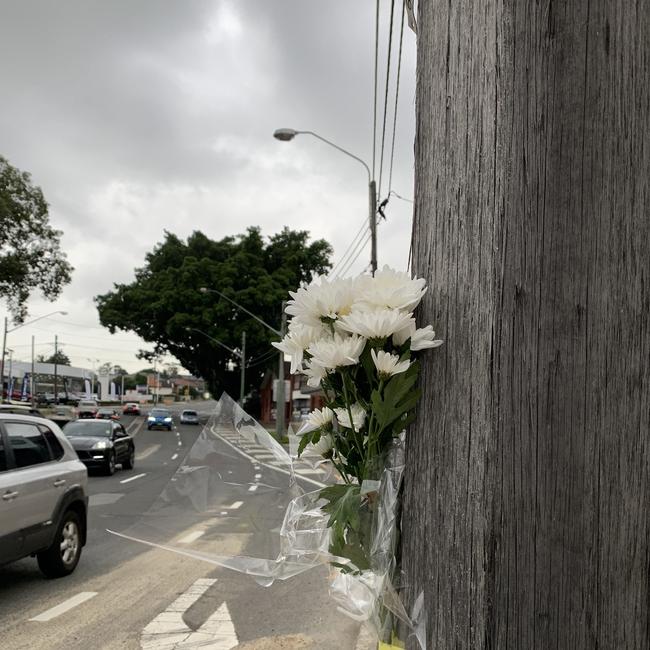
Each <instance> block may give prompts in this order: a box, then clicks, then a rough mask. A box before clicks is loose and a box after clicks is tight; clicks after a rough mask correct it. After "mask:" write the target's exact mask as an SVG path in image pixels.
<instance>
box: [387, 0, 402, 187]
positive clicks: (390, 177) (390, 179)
mask: <svg viewBox="0 0 650 650" xmlns="http://www.w3.org/2000/svg"><path fill="white" fill-rule="evenodd" d="M405 4H406V0H402V21H401V25H400V33H399V54H398V56H397V80H396V83H395V110H394V111H393V142H392V144H391V149H390V172H389V174H388V196H390V193H391V191H392V188H393V158H394V157H395V133H396V131H397V100H398V98H399V78H400V72H401V69H402V44H403V42H404V14H405ZM396 196H397V195H396Z"/></svg>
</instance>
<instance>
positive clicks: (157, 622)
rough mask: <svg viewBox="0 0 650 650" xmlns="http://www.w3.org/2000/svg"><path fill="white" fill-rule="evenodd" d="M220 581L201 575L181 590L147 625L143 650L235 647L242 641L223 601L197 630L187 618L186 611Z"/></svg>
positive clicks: (222, 648)
mask: <svg viewBox="0 0 650 650" xmlns="http://www.w3.org/2000/svg"><path fill="white" fill-rule="evenodd" d="M215 582H216V580H214V579H211V578H200V579H199V580H197V581H196V582H195V583H194V584H193V585H192V586H191V587H190V588H189V589H188V590H187V591H186V592H185V593H184V594H181V595H180V596H179V597H178V598H177V599H176V600H175V601H174V602H173V603H172V604H171V605H170V606H169V607H168V608H167V609H166V610H165V611H164V612H161V613H160V614H158V616H156V618H154V619H153V621H151V623H149V625H147V626H146V627H145V628H144V630H143V631H142V635H141V637H140V647H141V648H142V649H143V650H162V649H163V648H164V649H165V650H176V649H178V650H180V649H181V648H184V649H186V650H189V649H190V648H192V649H196V648H199V647H201V648H211V650H231V649H232V648H235V647H236V646H237V645H238V644H239V639H238V638H237V632H236V631H235V626H234V625H233V622H232V619H231V617H230V612H229V611H228V605H227V604H226V603H222V604H221V605H220V607H219V608H218V609H217V611H216V612H214V613H213V614H211V615H210V616H209V617H208V619H207V620H206V621H205V623H203V625H201V627H200V628H199V629H198V630H196V631H193V630H191V629H190V628H189V627H188V626H187V624H186V623H185V621H184V620H183V614H184V613H185V612H186V611H187V610H188V609H189V608H190V607H192V605H194V603H196V602H197V601H198V600H199V599H200V598H201V596H203V594H205V592H206V591H207V590H208V589H209V588H210V587H211V586H212V585H213V584H214V583H215Z"/></svg>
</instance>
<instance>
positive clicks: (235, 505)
mask: <svg viewBox="0 0 650 650" xmlns="http://www.w3.org/2000/svg"><path fill="white" fill-rule="evenodd" d="M243 505H244V502H243V501H235V503H232V504H231V505H229V506H228V510H237V509H238V508H241V507H242V506H243Z"/></svg>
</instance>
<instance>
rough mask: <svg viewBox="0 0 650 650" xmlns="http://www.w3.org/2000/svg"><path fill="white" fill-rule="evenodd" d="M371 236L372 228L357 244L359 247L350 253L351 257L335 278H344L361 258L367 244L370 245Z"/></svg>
mask: <svg viewBox="0 0 650 650" xmlns="http://www.w3.org/2000/svg"><path fill="white" fill-rule="evenodd" d="M371 235H372V233H371V231H370V228H368V230H367V231H366V233H365V234H364V236H363V237H362V238H361V239H360V240H359V241H358V242H357V245H356V246H355V247H354V249H353V250H352V252H351V253H350V257H349V258H348V260H347V262H346V263H345V264H344V265H343V266H342V267H341V268H340V269H339V270H338V272H337V274H336V276H335V277H336V278H340V277H343V276H344V275H345V274H346V273H347V272H348V271H349V270H350V266H351V265H352V264H354V262H355V260H356V259H357V258H358V257H359V255H360V254H361V252H362V251H363V249H364V248H365V246H366V244H367V243H368V240H369V239H370V237H371Z"/></svg>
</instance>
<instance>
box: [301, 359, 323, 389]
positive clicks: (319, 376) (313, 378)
mask: <svg viewBox="0 0 650 650" xmlns="http://www.w3.org/2000/svg"><path fill="white" fill-rule="evenodd" d="M302 372H303V374H305V375H307V386H309V387H310V388H320V383H321V381H323V379H325V377H326V376H327V370H325V368H323V366H319V365H318V364H317V363H314V362H313V361H312V362H310V363H308V364H307V367H306V368H305V369H304V370H303V371H302Z"/></svg>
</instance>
